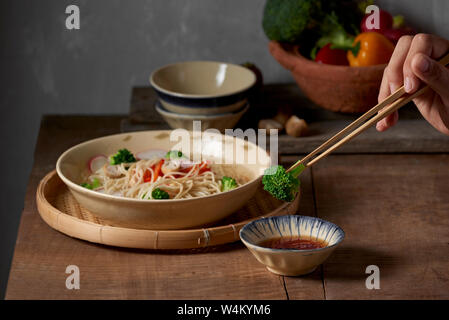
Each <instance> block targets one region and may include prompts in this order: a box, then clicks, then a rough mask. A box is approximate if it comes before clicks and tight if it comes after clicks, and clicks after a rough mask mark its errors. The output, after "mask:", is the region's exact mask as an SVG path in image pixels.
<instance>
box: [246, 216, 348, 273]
mask: <svg viewBox="0 0 449 320" xmlns="http://www.w3.org/2000/svg"><path fill="white" fill-rule="evenodd" d="M344 237H345V233H344V231H343V229H341V228H340V227H339V226H337V225H335V224H333V223H331V222H328V221H325V220H322V219H319V218H315V217H307V216H299V215H286V216H277V217H270V218H262V219H258V220H254V221H252V222H250V223H248V224H246V225H245V226H244V227H243V228H242V229H241V230H240V239H241V240H242V242H243V243H244V244H245V245H246V247H247V248H248V249H249V251H251V253H252V254H253V255H254V256H255V257H256V259H257V260H259V262H260V263H262V264H264V265H265V266H266V267H267V269H268V270H269V271H271V272H273V273H276V274H280V275H284V276H300V275H305V274H308V273H311V272H313V271H314V270H315V269H316V268H317V267H318V266H319V265H320V264H322V263H323V262H324V261H325V260H326V259H327V258H328V257H329V256H330V254H331V253H332V252H333V251H334V250H335V249H336V248H337V246H338V245H339V244H340V243H341V241H342V240H343V238H344ZM298 245H301V247H306V248H305V249H302V248H301V249H297V248H293V247H295V246H296V247H297V246H298ZM279 247H282V248H279Z"/></svg>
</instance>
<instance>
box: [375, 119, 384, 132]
mask: <svg viewBox="0 0 449 320" xmlns="http://www.w3.org/2000/svg"><path fill="white" fill-rule="evenodd" d="M383 128H384V125H383V123H382V121H379V122H378V123H377V124H376V129H377V131H382V130H383Z"/></svg>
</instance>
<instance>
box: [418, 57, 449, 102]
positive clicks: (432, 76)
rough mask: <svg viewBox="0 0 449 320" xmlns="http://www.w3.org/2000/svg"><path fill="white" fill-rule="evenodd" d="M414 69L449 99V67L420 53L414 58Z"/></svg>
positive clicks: (422, 78)
mask: <svg viewBox="0 0 449 320" xmlns="http://www.w3.org/2000/svg"><path fill="white" fill-rule="evenodd" d="M411 67H412V71H413V73H414V74H415V75H416V76H417V77H418V78H420V79H421V80H422V81H423V82H425V83H426V84H428V85H429V86H430V87H431V88H432V89H433V90H434V91H435V92H436V93H438V95H440V96H441V97H442V98H446V99H449V69H447V68H446V67H445V66H443V65H441V64H439V63H438V62H437V61H435V60H433V59H431V58H429V57H428V56H426V55H424V54H422V53H419V54H417V55H416V56H415V57H414V58H413V60H412V64H411Z"/></svg>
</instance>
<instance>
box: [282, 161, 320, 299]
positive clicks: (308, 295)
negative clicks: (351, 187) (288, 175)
mask: <svg viewBox="0 0 449 320" xmlns="http://www.w3.org/2000/svg"><path fill="white" fill-rule="evenodd" d="M297 160H298V156H282V157H281V164H282V165H284V166H285V167H288V166H290V165H292V164H293V163H295V162H296V161H297ZM300 181H301V202H300V203H299V208H298V214H299V215H303V216H311V217H315V216H316V209H315V196H314V194H313V192H314V190H313V170H311V169H307V170H306V171H304V172H303V173H302V174H301V179H300ZM284 283H285V288H286V290H287V293H288V297H289V299H292V300H321V299H325V294H324V279H323V269H322V267H321V266H320V267H318V268H317V269H316V270H315V271H314V272H313V273H312V274H309V275H307V276H303V277H284Z"/></svg>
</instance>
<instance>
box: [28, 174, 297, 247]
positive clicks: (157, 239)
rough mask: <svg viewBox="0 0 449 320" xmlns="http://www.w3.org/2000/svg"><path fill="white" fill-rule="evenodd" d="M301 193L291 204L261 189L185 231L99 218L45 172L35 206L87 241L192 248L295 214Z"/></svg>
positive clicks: (45, 217)
mask: <svg viewBox="0 0 449 320" xmlns="http://www.w3.org/2000/svg"><path fill="white" fill-rule="evenodd" d="M299 199H300V193H298V195H297V196H296V198H295V200H294V201H293V202H291V203H286V202H281V201H278V200H276V199H274V198H273V197H271V196H267V193H266V192H265V191H264V190H263V188H262V186H260V187H259V189H258V190H257V192H256V195H255V196H254V197H253V198H252V199H251V200H250V201H249V202H248V203H247V204H246V205H245V207H243V208H242V209H240V210H238V211H237V212H235V213H234V214H232V215H231V216H229V217H227V218H226V219H223V220H221V221H219V222H217V223H216V224H214V225H213V226H207V227H206V226H205V227H204V228H197V229H185V230H148V229H131V228H126V227H121V226H120V225H117V224H115V223H112V222H109V221H105V220H103V219H100V218H98V217H96V216H95V215H93V214H92V213H90V212H89V211H87V210H86V209H84V208H83V207H81V206H80V205H79V204H78V202H76V200H75V198H74V197H73V196H72V194H71V193H70V191H69V189H68V188H67V187H66V185H65V184H64V183H63V182H62V180H61V179H60V178H59V177H58V175H57V174H56V171H52V172H50V173H48V174H47V175H46V176H45V177H44V178H43V179H42V180H41V182H40V183H39V186H38V188H37V193H36V201H37V208H38V211H39V214H40V215H41V217H42V219H43V220H44V221H45V222H46V223H47V224H48V225H49V226H50V227H52V228H53V229H56V230H58V231H60V232H62V233H64V234H66V235H69V236H71V237H74V238H78V239H82V240H87V241H90V242H95V243H100V244H105V245H111V246H117V247H126V248H138V249H192V248H202V247H208V246H215V245H220V244H225V243H230V242H234V241H238V240H240V238H239V231H240V229H241V228H242V227H243V226H244V225H245V224H247V223H248V222H250V221H252V220H255V219H258V218H262V217H269V216H276V215H283V214H295V213H296V211H297V209H298V206H299Z"/></svg>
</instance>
